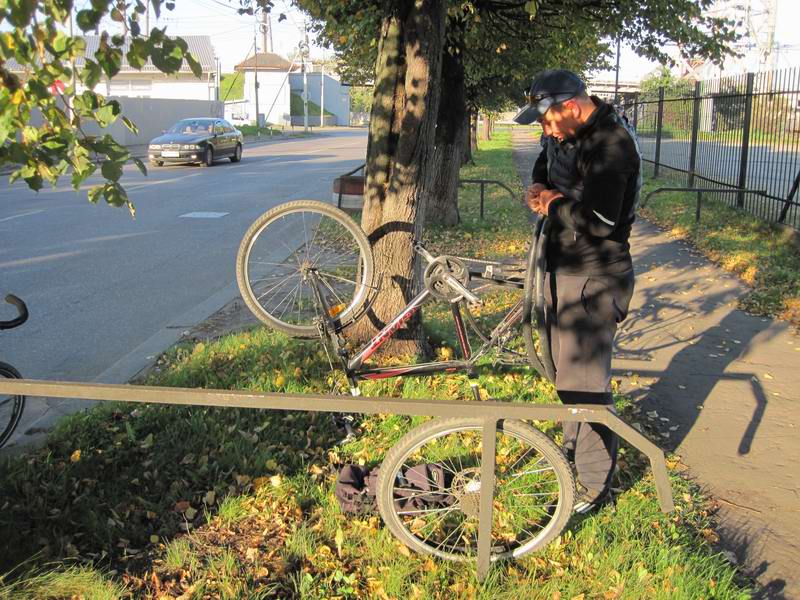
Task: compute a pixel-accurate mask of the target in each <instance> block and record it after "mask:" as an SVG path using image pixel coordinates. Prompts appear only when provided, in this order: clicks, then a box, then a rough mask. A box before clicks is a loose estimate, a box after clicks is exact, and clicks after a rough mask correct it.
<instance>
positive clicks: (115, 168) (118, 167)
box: [100, 159, 122, 183]
mask: <svg viewBox="0 0 800 600" xmlns="http://www.w3.org/2000/svg"><path fill="white" fill-rule="evenodd" d="M100 172H101V173H102V174H103V177H105V178H106V179H108V180H109V181H113V182H115V183H116V182H117V181H119V178H120V177H122V164H120V163H118V162H116V161H113V160H108V159H106V160H104V161H103V164H102V165H101V166H100Z"/></svg>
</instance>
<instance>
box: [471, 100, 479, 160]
mask: <svg viewBox="0 0 800 600" xmlns="http://www.w3.org/2000/svg"><path fill="white" fill-rule="evenodd" d="M469 149H470V152H477V150H478V111H477V110H475V111H472V115H470V122H469Z"/></svg>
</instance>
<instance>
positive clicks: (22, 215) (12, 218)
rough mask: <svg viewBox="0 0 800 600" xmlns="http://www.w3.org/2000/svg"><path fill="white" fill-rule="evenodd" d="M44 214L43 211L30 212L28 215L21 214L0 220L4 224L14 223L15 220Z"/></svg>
mask: <svg viewBox="0 0 800 600" xmlns="http://www.w3.org/2000/svg"><path fill="white" fill-rule="evenodd" d="M43 212H44V210H43V209H42V210H31V211H28V212H26V213H20V214H18V215H13V216H11V217H5V218H3V219H0V223H3V222H4V221H12V220H14V219H19V218H21V217H28V216H30V215H38V214H39V213H43Z"/></svg>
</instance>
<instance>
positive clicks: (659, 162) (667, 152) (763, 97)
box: [625, 68, 800, 229]
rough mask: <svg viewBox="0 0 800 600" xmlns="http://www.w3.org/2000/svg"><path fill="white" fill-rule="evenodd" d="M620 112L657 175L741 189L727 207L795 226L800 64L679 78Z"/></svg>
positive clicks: (798, 221) (799, 206)
mask: <svg viewBox="0 0 800 600" xmlns="http://www.w3.org/2000/svg"><path fill="white" fill-rule="evenodd" d="M625 111H626V114H627V115H628V118H632V122H633V125H634V127H635V128H636V130H637V133H638V136H639V141H640V145H641V147H642V151H643V155H644V158H645V160H646V161H647V162H649V163H652V165H653V175H654V176H655V177H658V176H659V175H660V174H661V172H662V169H669V170H670V171H671V172H673V173H674V174H675V175H676V176H685V181H686V186H687V187H695V186H697V183H698V180H699V181H701V182H702V183H703V184H707V185H708V187H715V186H719V187H721V188H732V187H735V188H739V190H740V191H741V193H739V194H737V195H736V196H734V197H732V198H731V200H730V201H729V204H730V205H731V206H733V207H735V208H738V209H740V210H745V211H748V212H750V213H751V214H753V215H755V216H756V217H759V218H761V219H764V220H765V221H771V222H775V223H781V224H785V225H788V226H790V227H793V228H795V229H800V203H798V202H797V200H796V189H797V186H796V185H794V184H793V182H797V181H798V179H800V68H796V69H787V70H782V71H769V72H761V73H747V74H743V75H740V76H734V77H726V78H722V79H715V80H708V81H698V82H680V83H678V84H675V85H673V86H672V87H670V88H669V89H665V88H663V87H662V88H659V89H658V90H657V92H652V93H641V94H636V96H635V97H634V98H633V99H632V100H630V101H629V102H627V103H626V105H625ZM750 190H759V191H760V190H763V191H764V193H751V192H750Z"/></svg>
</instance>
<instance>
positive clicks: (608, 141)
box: [548, 130, 638, 238]
mask: <svg viewBox="0 0 800 600" xmlns="http://www.w3.org/2000/svg"><path fill="white" fill-rule="evenodd" d="M587 146H589V145H588V144H587ZM579 162H580V163H582V164H584V165H586V167H585V173H584V177H583V197H582V199H581V200H580V201H577V200H574V199H571V198H566V197H565V198H561V199H558V200H555V201H554V202H553V203H552V204H551V205H550V209H549V211H548V216H549V217H551V218H554V219H555V220H557V221H559V222H560V223H562V224H563V225H564V226H565V227H567V228H569V229H572V230H574V231H577V232H579V233H585V234H588V235H591V236H593V237H599V238H605V237H608V236H610V235H611V234H612V233H614V231H615V230H616V228H617V223H619V221H620V218H621V214H622V207H623V204H624V202H625V190H626V188H627V186H628V181H629V180H630V177H631V176H632V175H633V173H634V171H635V167H636V164H637V162H638V155H636V149H635V148H634V147H632V142H631V141H630V137H629V136H628V135H627V134H623V133H622V132H620V131H618V130H612V131H611V132H604V134H603V135H602V136H599V139H598V140H596V141H594V143H593V144H591V145H590V146H589V147H588V148H587V151H586V153H585V154H584V156H581V157H580V160H579Z"/></svg>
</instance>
